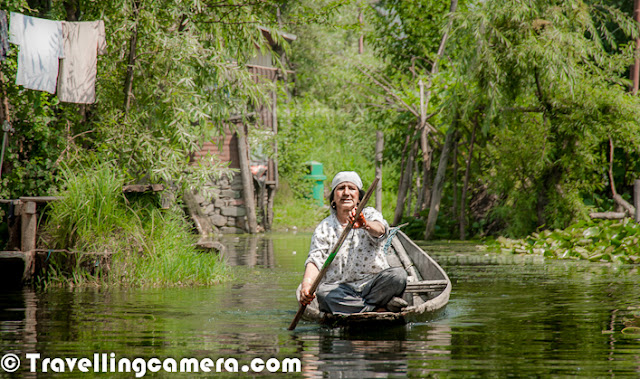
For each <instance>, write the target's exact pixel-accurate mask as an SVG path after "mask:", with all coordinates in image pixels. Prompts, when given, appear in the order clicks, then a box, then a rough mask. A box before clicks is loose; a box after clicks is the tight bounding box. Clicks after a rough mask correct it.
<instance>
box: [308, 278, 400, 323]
mask: <svg viewBox="0 0 640 379" xmlns="http://www.w3.org/2000/svg"><path fill="white" fill-rule="evenodd" d="M406 286H407V272H406V271H405V270H404V269H403V268H402V267H392V268H388V269H386V270H384V271H382V272H380V273H378V274H377V275H376V276H374V277H373V278H372V279H371V280H369V281H368V282H367V283H366V284H365V285H364V287H362V292H358V291H356V289H355V288H353V287H352V286H351V285H349V284H346V283H341V284H325V283H322V284H320V285H319V286H318V289H317V290H316V297H317V298H318V305H319V306H320V310H321V311H322V312H328V313H334V314H351V313H360V312H371V311H374V310H376V309H377V308H380V307H384V306H385V305H387V303H388V302H389V300H391V298H393V297H394V296H401V295H402V293H403V292H404V289H405V287H406Z"/></svg>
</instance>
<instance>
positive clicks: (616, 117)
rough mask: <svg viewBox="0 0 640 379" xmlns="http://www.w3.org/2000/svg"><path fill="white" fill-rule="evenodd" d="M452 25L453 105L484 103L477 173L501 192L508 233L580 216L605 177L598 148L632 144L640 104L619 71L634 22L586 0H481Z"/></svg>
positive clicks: (629, 54)
mask: <svg viewBox="0 0 640 379" xmlns="http://www.w3.org/2000/svg"><path fill="white" fill-rule="evenodd" d="M455 25H457V28H456V29H455V31H454V33H453V36H452V38H453V42H454V43H455V44H457V45H458V46H459V47H460V48H459V49H457V50H456V51H457V52H458V53H457V55H456V57H455V58H454V60H455V62H456V64H455V66H456V68H457V70H458V71H457V76H458V85H457V86H456V88H455V90H454V91H455V92H456V96H455V97H457V99H459V100H458V101H456V102H455V103H456V104H457V105H456V106H455V107H453V108H455V109H452V111H453V112H457V113H458V114H460V115H462V117H467V118H469V119H470V118H471V117H474V114H475V112H474V111H475V110H477V109H482V114H481V116H480V117H481V119H482V125H483V129H482V131H483V133H484V135H485V136H487V138H488V139H489V141H490V143H489V144H488V145H487V148H486V150H485V151H484V152H483V153H484V154H485V156H486V157H487V159H486V160H485V166H484V173H483V174H482V175H481V180H482V181H484V183H486V184H487V185H488V186H489V188H490V190H491V191H492V192H493V193H495V194H497V195H499V197H500V198H501V199H502V200H501V203H500V205H499V206H498V207H496V208H495V209H494V213H493V214H494V217H497V218H499V219H501V220H502V221H503V222H505V223H506V225H507V229H508V230H509V231H510V232H511V233H514V234H523V233H528V232H530V231H532V230H534V229H535V228H537V227H548V228H554V227H563V226H566V224H567V223H568V222H570V221H572V220H574V219H576V218H580V217H586V214H587V207H586V206H585V205H584V202H583V197H584V196H585V195H588V194H591V193H593V192H594V191H596V190H601V189H603V188H604V187H605V186H606V185H607V184H608V180H607V176H606V172H607V167H608V165H609V163H608V161H607V158H606V154H604V153H605V152H606V150H607V148H604V149H603V146H605V145H606V146H608V143H607V141H609V139H611V140H612V141H614V142H615V146H616V147H617V148H619V149H622V150H624V151H627V152H633V151H635V149H636V146H637V144H638V142H639V138H640V133H639V132H640V128H639V125H638V122H637V120H638V119H639V118H640V102H639V101H638V99H637V98H635V97H632V96H630V95H629V94H628V92H627V89H628V84H629V83H628V80H626V79H625V78H626V77H627V69H628V67H629V66H630V64H631V63H632V62H633V59H632V58H633V48H634V46H633V44H630V43H631V42H632V41H633V38H635V36H636V35H637V25H635V24H634V22H633V21H632V20H631V19H630V18H629V17H628V16H627V15H625V14H624V13H622V12H621V11H620V10H618V9H616V8H614V7H611V6H608V5H606V4H605V3H603V2H600V1H583V0H563V1H554V0H523V1H510V0H494V1H482V2H477V4H476V5H475V7H473V8H472V9H469V11H468V12H465V13H463V14H459V15H458V16H457V19H456V20H455ZM614 33H618V34H617V35H614ZM620 34H623V38H621V37H620ZM621 40H622V41H623V42H624V43H620V41H621ZM605 143H606V144H605Z"/></svg>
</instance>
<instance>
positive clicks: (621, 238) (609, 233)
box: [489, 218, 640, 263]
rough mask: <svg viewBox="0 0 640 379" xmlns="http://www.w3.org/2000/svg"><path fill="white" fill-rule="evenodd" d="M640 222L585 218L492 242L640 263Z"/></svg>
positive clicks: (560, 255) (554, 254) (504, 247)
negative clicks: (559, 227)
mask: <svg viewBox="0 0 640 379" xmlns="http://www.w3.org/2000/svg"><path fill="white" fill-rule="evenodd" d="M639 242H640V224H638V223H636V222H634V221H633V220H631V219H629V218H627V219H624V220H620V221H617V220H599V221H581V222H578V223H576V224H573V225H571V226H569V227H568V228H566V229H564V230H559V229H556V230H545V231H542V232H540V233H533V234H531V235H530V236H528V237H526V238H523V239H510V238H505V237H499V238H497V239H496V240H495V241H494V242H492V243H489V246H491V247H493V248H494V249H496V250H499V251H501V252H503V253H513V254H536V255H542V256H544V257H547V258H557V259H583V260H589V261H592V262H618V263H640V244H639Z"/></svg>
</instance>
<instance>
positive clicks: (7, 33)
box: [0, 11, 107, 104]
mask: <svg viewBox="0 0 640 379" xmlns="http://www.w3.org/2000/svg"><path fill="white" fill-rule="evenodd" d="M6 20H7V18H6V11H0V60H3V59H5V58H6V56H7V53H8V51H9V42H11V43H12V44H15V45H17V46H18V49H19V50H18V71H17V73H16V84H17V85H21V86H23V87H25V88H29V89H33V90H38V91H46V92H49V93H52V94H53V93H56V92H57V96H58V99H59V100H60V101H62V102H68V103H80V104H91V103H94V102H95V97H96V95H95V83H96V75H97V65H98V55H99V54H100V55H103V54H106V52H107V44H106V35H105V28H104V22H103V21H102V20H98V21H81V22H71V21H53V20H46V19H42V18H37V17H31V16H25V15H23V14H20V13H17V12H11V13H10V18H9V26H8V27H7V21H6Z"/></svg>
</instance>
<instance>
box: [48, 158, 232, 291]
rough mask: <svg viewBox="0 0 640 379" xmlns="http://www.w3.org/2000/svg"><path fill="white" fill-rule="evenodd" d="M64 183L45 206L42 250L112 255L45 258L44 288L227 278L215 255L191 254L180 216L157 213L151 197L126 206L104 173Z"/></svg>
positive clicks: (74, 175) (191, 238)
mask: <svg viewBox="0 0 640 379" xmlns="http://www.w3.org/2000/svg"><path fill="white" fill-rule="evenodd" d="M65 177H66V183H65V188H66V189H65V190H64V191H63V192H62V193H60V194H59V196H60V197H61V200H59V201H56V202H52V203H51V204H50V209H49V212H48V220H47V224H46V227H45V235H46V245H47V246H46V248H50V249H68V250H71V251H77V252H98V253H112V254H111V255H110V257H108V258H107V257H104V256H100V255H90V254H82V253H78V254H73V255H65V254H57V253H56V254H51V255H50V262H49V264H48V266H49V267H51V268H52V269H50V270H48V271H47V274H46V275H45V276H44V277H43V279H42V280H43V284H44V285H46V286H52V285H53V286H55V285H62V286H86V285H89V286H90V285H112V286H132V287H152V286H187V285H210V284H216V283H219V282H221V281H224V280H226V279H227V277H228V276H229V271H228V269H227V267H226V266H225V265H224V263H223V262H222V261H221V260H220V259H219V257H218V255H217V254H207V253H202V252H200V251H198V250H197V249H196V247H195V245H194V244H195V242H196V236H195V235H193V234H192V233H191V230H190V228H191V227H190V225H189V224H188V223H187V221H186V220H185V219H184V218H183V216H182V215H180V214H179V213H178V212H175V211H171V210H166V211H165V210H160V209H158V205H157V204H156V200H155V198H154V197H153V195H136V196H132V197H131V198H130V199H127V198H125V196H124V194H123V193H122V186H123V184H124V180H123V178H122V177H120V176H119V175H118V174H117V173H116V172H115V171H114V170H113V169H112V168H111V167H110V166H109V165H107V164H103V165H101V166H99V167H96V168H91V169H87V170H85V171H83V172H80V173H78V172H74V171H72V170H69V169H67V170H65Z"/></svg>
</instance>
